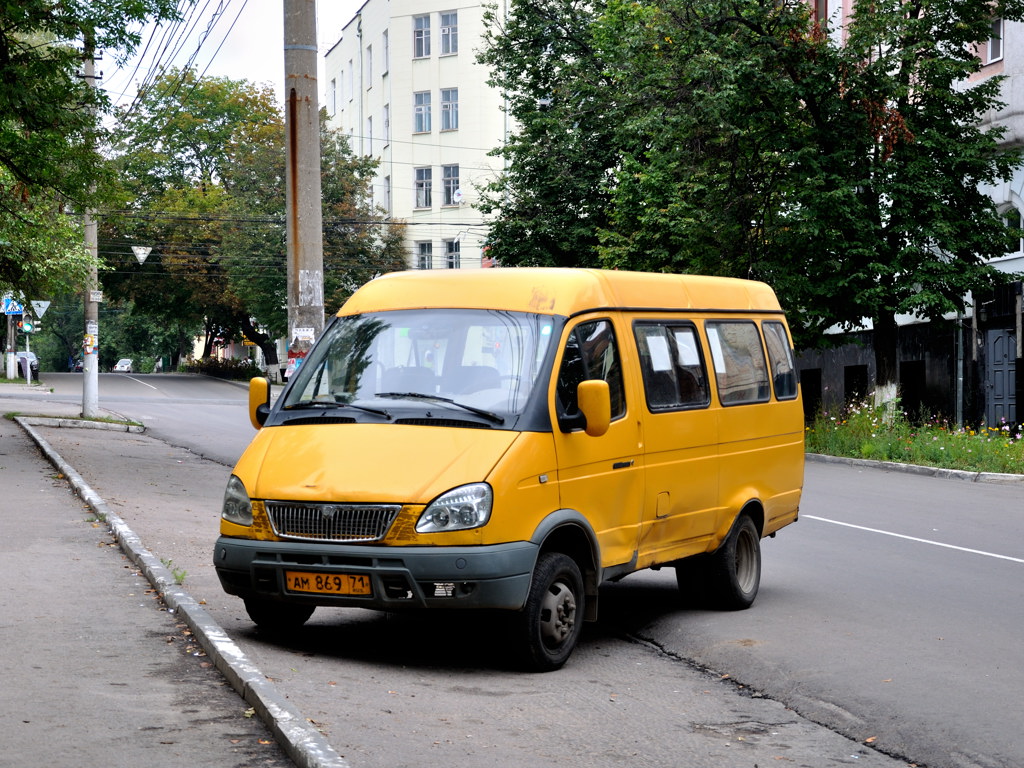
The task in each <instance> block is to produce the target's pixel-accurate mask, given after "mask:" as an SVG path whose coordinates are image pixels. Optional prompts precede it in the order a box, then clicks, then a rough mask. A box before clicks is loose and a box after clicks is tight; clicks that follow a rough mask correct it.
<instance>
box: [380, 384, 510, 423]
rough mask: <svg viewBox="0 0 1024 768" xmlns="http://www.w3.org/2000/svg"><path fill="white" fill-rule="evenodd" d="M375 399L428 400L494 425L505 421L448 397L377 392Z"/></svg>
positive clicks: (417, 393) (413, 393) (491, 413)
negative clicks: (462, 411)
mask: <svg viewBox="0 0 1024 768" xmlns="http://www.w3.org/2000/svg"><path fill="white" fill-rule="evenodd" d="M376 396H377V397H393V398H396V399H401V398H405V397H408V398H411V399H413V400H429V401H431V402H432V403H444V404H445V405H454V406H455V407H456V408H462V409H463V410H466V411H469V412H470V413H475V414H476V415H477V416H482V417H483V418H485V419H487V420H488V421H492V422H494V423H495V424H504V423H505V419H504V417H502V416H499V415H498V414H496V413H493V412H491V411H485V410H483V409H482V408H474V407H473V406H472V405H466V404H465V403H459V402H456V401H455V400H452V399H451V398H450V397H440V396H439V395H425V394H423V393H422V392H378V393H377V395H376Z"/></svg>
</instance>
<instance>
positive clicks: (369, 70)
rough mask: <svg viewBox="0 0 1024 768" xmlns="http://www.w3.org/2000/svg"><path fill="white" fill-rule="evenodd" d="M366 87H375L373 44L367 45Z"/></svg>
mask: <svg viewBox="0 0 1024 768" xmlns="http://www.w3.org/2000/svg"><path fill="white" fill-rule="evenodd" d="M364 77H365V80H366V87H367V88H372V87H373V46H372V45H368V46H366V72H365V74H364Z"/></svg>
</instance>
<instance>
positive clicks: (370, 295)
mask: <svg viewBox="0 0 1024 768" xmlns="http://www.w3.org/2000/svg"><path fill="white" fill-rule="evenodd" d="M249 411H250V418H251V420H252V423H253V425H254V427H256V429H257V430H258V431H257V434H256V436H255V437H254V439H253V441H252V443H251V444H250V445H249V447H248V448H247V450H246V451H245V453H244V454H243V455H242V457H241V459H240V460H239V461H238V464H237V465H236V467H235V468H234V471H233V473H232V474H231V476H230V479H229V481H228V484H227V489H226V491H225V495H224V502H223V509H222V514H221V523H220V537H219V538H218V539H217V541H216V544H215V548H214V565H215V567H216V570H217V573H218V575H219V577H220V580H221V584H222V585H223V587H224V589H225V590H226V591H227V592H228V593H229V594H232V595H237V596H239V597H241V598H242V599H243V600H244V601H245V607H246V610H247V612H248V614H249V616H250V618H251V619H252V620H253V621H254V622H255V623H256V624H257V626H259V627H260V628H263V629H268V630H274V631H282V630H288V629H290V628H295V627H298V626H301V625H302V624H303V623H304V622H305V621H306V620H307V619H308V618H309V617H310V616H311V615H312V613H313V611H314V609H315V608H316V607H317V606H344V607H364V608H373V609H378V610H385V611H400V610H406V609H416V610H425V609H428V610H489V611H493V610H500V611H504V612H505V613H504V614H503V615H506V616H507V617H508V618H509V619H510V621H511V623H512V625H513V627H514V629H513V633H512V637H513V638H514V642H513V646H514V648H515V649H516V651H517V652H518V653H519V655H520V656H521V660H522V662H523V663H524V665H525V666H526V667H528V668H530V669H534V670H553V669H557V668H559V667H561V666H562V665H563V664H564V663H565V662H566V660H567V659H568V658H569V656H570V654H571V653H572V650H573V648H574V647H575V645H576V643H577V640H578V638H579V635H580V630H581V627H582V624H583V622H584V621H587V620H594V619H595V618H596V617H597V611H598V602H599V587H600V585H601V584H602V583H603V582H606V581H608V580H617V579H621V578H622V577H624V576H626V575H627V574H630V573H633V572H635V571H637V570H640V569H643V568H660V567H663V566H664V567H669V566H670V567H674V568H675V569H676V575H677V579H678V582H679V587H680V589H681V590H683V591H685V592H693V591H695V590H696V591H699V592H700V594H701V595H703V596H704V597H706V598H707V599H708V600H709V601H710V602H712V603H713V604H714V605H716V606H717V607H720V608H722V609H741V608H746V607H748V606H750V605H751V604H752V603H753V601H754V598H755V596H756V595H757V591H758V586H759V583H760V574H761V547H760V541H761V539H762V538H764V537H766V536H774V535H775V533H776V532H777V531H778V530H779V529H780V528H782V527H783V526H786V525H788V524H790V523H792V522H794V521H796V519H797V514H798V507H799V502H800V494H801V489H802V485H803V470H804V465H803V462H804V452H803V451H804V448H803V445H804V438H803V409H802V406H801V403H800V391H799V386H798V381H797V373H796V368H795V365H794V356H793V345H792V341H791V336H790V333H789V329H788V327H787V325H786V319H785V316H784V314H783V312H782V310H781V308H780V306H779V303H778V300H777V298H776V296H775V294H774V292H773V291H772V290H771V288H769V287H768V286H767V285H765V284H763V283H758V282H752V281H746V280H737V279H729V278H716V277H704V276H693V275H668V274H645V273H636V272H620V271H602V270H587V269H548V268H507V269H505V268H497V269H481V270H459V271H441V270H437V271H409V272H400V273H394V274H389V275H385V276H383V277H379V278H377V279H375V280H372V281H371V282H369V283H367V284H366V285H364V286H363V287H362V288H360V289H359V290H358V291H356V292H355V294H353V296H352V297H351V298H350V299H349V300H348V302H346V303H345V305H344V306H343V307H342V308H341V310H340V311H339V312H338V313H337V315H336V316H335V317H333V318H332V319H331V322H330V323H329V324H328V325H327V327H326V328H325V329H324V331H323V333H322V334H321V337H320V338H319V339H317V341H316V343H315V344H314V345H313V347H312V349H311V350H310V352H309V354H308V356H307V357H306V359H305V360H304V361H303V363H302V365H301V366H299V367H298V368H297V369H296V371H295V373H294V374H293V375H292V377H291V380H290V381H289V382H288V385H287V386H286V387H285V389H284V390H283V392H282V393H281V395H280V397H278V398H277V399H276V401H275V402H273V403H271V398H270V386H269V383H268V381H267V380H266V379H264V378H256V379H253V380H252V381H251V382H250V390H249Z"/></svg>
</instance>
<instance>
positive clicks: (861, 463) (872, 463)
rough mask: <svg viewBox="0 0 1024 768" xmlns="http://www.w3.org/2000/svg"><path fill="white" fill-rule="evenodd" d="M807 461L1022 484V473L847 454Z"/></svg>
mask: <svg viewBox="0 0 1024 768" xmlns="http://www.w3.org/2000/svg"><path fill="white" fill-rule="evenodd" d="M804 458H805V459H806V460H807V461H816V462H818V463H821V464H849V465H851V466H854V467H870V468H872V469H885V470H888V471H890V472H904V473H906V474H908V475H922V476H924V477H939V478H943V479H945V480H966V481H967V482H970V483H994V484H996V485H1024V475H1010V474H1003V473H1000V472H968V471H967V470H963V469H942V468H941V467H926V466H922V465H920V464H901V463H899V462H896V461H877V460H875V459H854V458H850V457H847V456H826V455H825V454H823V453H807V454H804Z"/></svg>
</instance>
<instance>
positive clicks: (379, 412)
mask: <svg viewBox="0 0 1024 768" xmlns="http://www.w3.org/2000/svg"><path fill="white" fill-rule="evenodd" d="M305 408H355V409H356V410H357V411H363V412H365V413H372V414H373V415H374V416H383V417H384V418H385V419H387V420H388V421H390V420H391V414H390V413H388V412H387V411H386V410H384V409H383V408H370V407H368V406H365V405H356V404H355V403H345V402H341V401H338V402H333V403H332V402H330V401H326V400H306V401H304V402H301V403H292V404H291V405H286V406H284V407H283V408H282V410H284V411H298V410H303V409H305Z"/></svg>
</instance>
